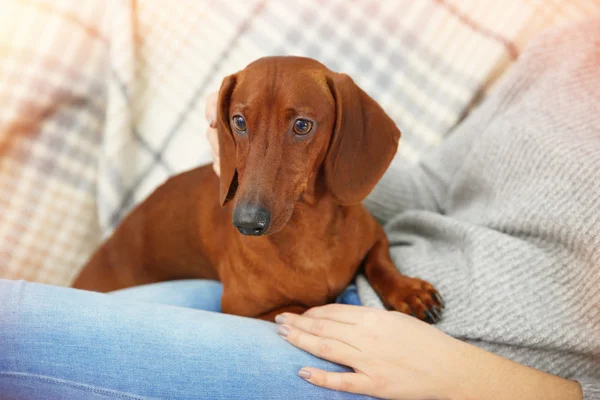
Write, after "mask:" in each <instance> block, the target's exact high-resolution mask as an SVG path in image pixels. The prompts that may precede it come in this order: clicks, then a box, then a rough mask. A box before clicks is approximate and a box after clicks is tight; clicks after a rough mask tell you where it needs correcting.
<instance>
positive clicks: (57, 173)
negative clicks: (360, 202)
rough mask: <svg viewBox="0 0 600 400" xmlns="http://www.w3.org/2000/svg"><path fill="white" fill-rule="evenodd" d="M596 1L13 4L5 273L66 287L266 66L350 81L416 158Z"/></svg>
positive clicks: (4, 27)
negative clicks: (213, 105)
mask: <svg viewBox="0 0 600 400" xmlns="http://www.w3.org/2000/svg"><path fill="white" fill-rule="evenodd" d="M598 14H600V2H599V1H598V0H548V1H535V0H511V1H505V2H500V1H495V0H460V1H459V0H453V1H450V0H419V1H414V0H295V1H276V0H270V1H269V0H247V1H238V0H214V1H209V0H205V1H199V0H178V1H177V2H173V1H167V0H145V1H143V2H142V1H135V0H130V1H125V0H108V1H102V0H97V1H94V0H86V1H81V0H62V1H57V0H8V2H7V1H6V0H5V1H4V2H3V3H2V5H0V57H1V59H2V63H0V104H1V105H2V107H0V152H1V158H0V209H1V211H0V212H1V214H0V276H2V277H8V278H15V279H16V278H24V279H28V280H35V281H41V282H48V283H54V284H68V283H69V281H70V279H72V277H73V276H74V275H75V274H76V273H77V270H78V268H79V267H80V266H81V265H82V264H83V263H84V262H85V259H86V258H87V257H88V256H89V254H90V252H91V251H92V250H93V248H94V247H95V246H96V245H97V244H98V242H99V240H101V238H103V237H106V236H107V235H109V234H110V233H111V232H112V230H113V229H114V228H115V226H116V225H117V224H118V222H119V221H120V220H121V219H122V218H123V216H124V215H125V214H126V213H127V212H128V211H129V210H131V208H132V207H133V206H134V205H135V204H137V203H138V202H140V201H141V200H143V199H144V198H145V197H146V196H147V195H148V194H149V193H150V192H151V191H152V190H153V189H154V188H156V187H157V186H158V185H160V184H161V183H162V182H163V181H164V180H165V179H166V178H167V177H168V176H170V175H172V174H175V173H177V172H180V171H183V170H185V169H188V168H192V167H194V166H196V165H198V164H200V163H206V162H209V161H210V150H209V146H208V143H207V141H206V138H205V130H206V127H207V123H206V121H205V120H204V99H205V98H206V96H207V95H208V94H209V93H211V92H213V91H215V90H217V89H218V87H219V85H220V82H221V79H222V78H223V77H224V76H225V75H228V74H230V73H233V72H235V71H238V70H240V69H242V68H243V67H244V66H245V65H247V64H248V63H250V62H251V61H253V60H254V59H256V58H259V57H262V56H266V55H275V54H280V55H281V54H283V55H285V54H289V55H302V56H308V57H313V58H316V59H318V60H319V61H321V62H323V63H324V64H326V65H327V66H329V67H330V68H331V69H333V70H335V71H339V72H345V73H348V74H350V75H351V76H352V77H353V78H354V79H355V81H356V82H357V83H358V84H359V85H360V86H361V87H362V88H363V89H364V90H365V91H367V92H368V93H369V94H370V95H371V96H373V98H375V99H376V100H377V101H378V102H379V103H380V104H381V105H382V106H383V108H384V109H385V110H386V111H387V112H388V113H389V114H390V116H391V117H392V118H393V119H394V120H395V121H396V122H397V123H398V125H399V127H400V129H401V130H402V132H403V139H402V141H401V145H400V149H399V152H398V155H397V156H396V159H395V160H394V163H403V162H415V161H416V160H418V158H419V156H420V154H422V153H423V152H424V151H426V150H427V149H430V148H432V147H434V146H436V145H437V144H438V143H439V142H440V141H441V140H442V139H443V138H444V136H445V135H446V134H447V133H448V132H449V131H451V130H452V128H453V127H455V126H456V124H458V123H459V122H460V121H461V120H462V118H463V117H464V115H465V114H466V113H467V112H468V111H469V110H470V109H471V107H473V106H474V105H476V104H477V103H478V101H480V99H481V98H482V97H484V96H485V93H486V92H487V90H489V89H490V88H491V87H493V85H494V83H495V82H496V80H497V79H498V78H499V77H500V76H501V75H502V74H503V73H504V72H505V71H506V70H507V68H509V67H510V65H511V64H512V62H513V61H514V60H515V59H516V58H517V57H518V55H519V53H520V51H521V49H522V48H523V47H524V46H525V44H526V43H527V42H528V41H529V40H530V39H531V38H532V37H533V36H535V35H536V34H537V33H539V32H540V31H541V30H542V29H544V28H547V27H550V26H555V25H558V24H562V23H566V22H569V21H573V20H576V19H580V18H584V17H587V16H590V15H598Z"/></svg>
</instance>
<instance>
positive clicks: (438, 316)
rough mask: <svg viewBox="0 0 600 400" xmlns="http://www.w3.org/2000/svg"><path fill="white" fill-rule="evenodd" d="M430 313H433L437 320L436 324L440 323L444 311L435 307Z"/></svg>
mask: <svg viewBox="0 0 600 400" xmlns="http://www.w3.org/2000/svg"><path fill="white" fill-rule="evenodd" d="M429 312H431V314H433V317H434V318H435V322H439V321H440V320H441V319H442V310H441V309H440V308H439V307H435V306H433V307H432V308H431V309H430V310H429Z"/></svg>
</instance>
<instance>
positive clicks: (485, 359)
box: [448, 341, 583, 400]
mask: <svg viewBox="0 0 600 400" xmlns="http://www.w3.org/2000/svg"><path fill="white" fill-rule="evenodd" d="M458 342H459V343H460V344H459V345H457V349H458V351H457V352H456V357H455V364H454V365H453V368H454V371H455V374H454V376H453V380H454V382H455V385H454V386H453V388H452V390H451V391H450V392H449V393H448V395H449V396H450V397H449V398H450V399H452V400H472V399H479V400H496V399H498V400H499V399H507V398H511V399H512V398H514V399H520V400H529V399H531V400H534V399H536V400H537V399H544V400H554V399H557V400H559V399H560V400H582V398H583V393H582V389H581V385H580V384H579V383H578V382H575V381H570V380H567V379H563V378H560V377H558V376H554V375H551V374H548V373H545V372H542V371H539V370H536V369H533V368H530V367H527V366H525V365H522V364H519V363H516V362H514V361H512V360H509V359H506V358H503V357H500V356H498V355H496V354H493V353H490V352H487V351H485V350H482V349H480V348H478V347H476V346H473V345H470V344H467V343H464V342H461V341H458Z"/></svg>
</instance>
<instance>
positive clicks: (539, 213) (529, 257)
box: [358, 21, 600, 400]
mask: <svg viewBox="0 0 600 400" xmlns="http://www.w3.org/2000/svg"><path fill="white" fill-rule="evenodd" d="M407 134H410V133H407ZM366 205H367V207H368V208H369V210H370V211H371V212H372V213H373V214H374V215H375V216H376V218H378V219H379V220H380V221H382V222H383V223H384V224H385V225H384V226H385V229H386V231H387V233H388V235H389V239H390V243H391V249H390V250H391V254H392V257H393V259H394V261H395V263H396V265H397V266H398V268H399V269H400V270H401V271H402V272H403V273H405V274H407V275H409V276H418V277H420V278H423V279H426V280H428V281H430V282H431V283H432V284H434V285H435V286H436V287H437V288H438V289H439V291H440V292H441V293H442V294H443V296H444V297H445V298H446V300H447V307H446V312H445V316H444V319H443V320H442V322H440V323H439V325H438V326H439V328H440V329H442V330H443V331H445V332H447V333H448V334H450V335H452V336H454V337H457V338H460V339H463V340H465V341H468V342H470V343H473V344H475V345H477V346H479V347H482V348H484V349H487V350H489V351H492V352H495V353H497V354H500V355H502V356H505V357H508V358H510V359H513V360H515V361H517V362H520V363H523V364H526V365H529V366H532V367H534V368H537V369H541V370H544V371H547V372H550V373H552V374H556V375H560V376H563V377H566V378H570V379H575V380H578V381H580V382H581V384H582V386H583V388H584V393H585V395H584V398H585V399H586V400H592V399H594V400H596V399H600V21H593V22H590V23H585V24H582V25H578V26H575V27H569V28H567V29H559V30H553V31H550V32H548V33H547V34H544V35H543V36H542V37H540V38H539V39H538V40H536V41H535V42H534V43H532V45H531V46H530V47H529V48H528V49H527V50H526V51H525V53H524V54H523V55H522V56H521V57H520V59H519V61H518V62H517V63H516V65H515V66H514V67H513V69H512V70H511V71H510V72H509V74H508V75H507V76H506V78H505V79H504V81H503V82H502V83H501V84H500V87H499V88H498V90H497V91H496V92H495V93H494V94H493V95H491V97H490V98H488V99H487V100H486V101H485V102H484V103H483V104H482V105H481V106H480V107H479V108H478V109H476V110H475V111H474V112H473V113H472V114H471V115H470V116H469V117H468V118H467V119H466V120H465V121H464V122H463V123H462V124H461V125H460V126H459V127H458V128H457V129H456V130H455V131H454V132H453V133H451V134H450V136H449V137H448V138H447V139H446V141H445V142H444V143H443V144H442V145H441V147H440V148H439V149H436V150H435V151H434V152H433V153H432V154H429V155H428V156H427V157H425V158H424V159H422V160H421V161H420V162H419V163H418V164H417V165H410V166H409V165H407V166H405V167H396V168H393V169H391V170H389V171H388V172H387V173H386V175H385V176H384V178H383V179H382V181H381V182H380V184H379V185H378V186H377V187H376V189H375V190H374V191H373V193H372V194H371V195H370V196H369V198H368V199H367V201H366ZM358 284H359V295H360V297H361V300H362V301H363V303H364V304H366V305H371V306H381V303H380V301H379V299H378V298H377V296H376V295H375V294H374V292H373V291H372V289H371V288H370V287H369V286H368V284H366V282H365V280H364V279H363V278H360V277H359V282H358Z"/></svg>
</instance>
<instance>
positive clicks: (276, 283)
mask: <svg viewBox="0 0 600 400" xmlns="http://www.w3.org/2000/svg"><path fill="white" fill-rule="evenodd" d="M347 234H348V233H346V234H344V233H342V234H334V235H323V236H321V239H320V240H314V239H313V240H306V238H303V237H298V238H295V239H293V240H285V244H282V243H277V242H275V243H273V242H271V241H261V240H254V241H252V240H251V239H256V238H248V239H250V240H246V239H244V241H245V243H244V244H243V245H242V246H236V250H235V252H231V253H230V254H229V256H228V257H226V258H225V259H224V260H223V263H222V264H221V266H220V270H221V281H222V282H223V285H224V295H225V296H233V295H235V296H237V297H238V298H240V299H243V301H238V302H236V304H239V305H240V307H242V308H244V313H245V314H248V315H253V314H260V313H261V312H265V311H268V310H271V309H273V308H277V307H281V306H285V305H290V304H295V305H304V306H307V307H311V306H316V305H322V304H325V303H327V302H330V301H332V300H334V299H335V297H336V296H337V295H339V293H341V291H342V290H343V289H344V288H345V287H346V285H347V284H348V282H349V281H350V280H351V279H352V277H353V276H354V275H355V273H356V271H357V269H358V268H359V267H360V264H361V262H362V261H363V259H364V256H365V253H366V250H365V249H361V248H358V247H357V246H349V243H351V242H352V241H349V240H348V239H349V238H348V237H347ZM242 304H243V306H242ZM240 311H241V310H240Z"/></svg>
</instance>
